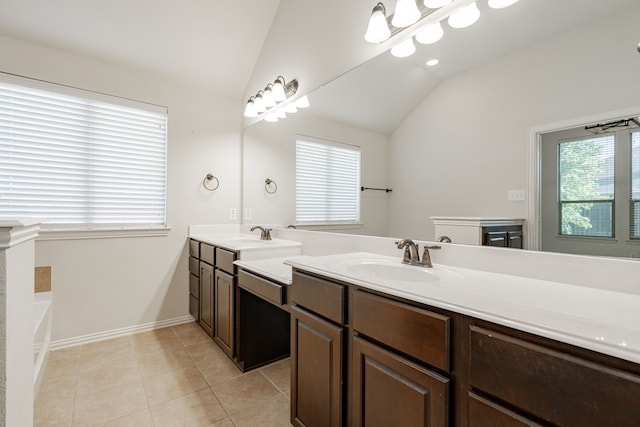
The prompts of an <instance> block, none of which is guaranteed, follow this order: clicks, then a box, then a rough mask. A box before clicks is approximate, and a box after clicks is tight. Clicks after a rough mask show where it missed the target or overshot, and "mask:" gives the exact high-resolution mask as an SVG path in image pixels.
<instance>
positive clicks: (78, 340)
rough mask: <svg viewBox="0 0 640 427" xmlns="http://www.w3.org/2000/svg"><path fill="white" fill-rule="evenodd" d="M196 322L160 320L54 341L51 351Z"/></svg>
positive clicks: (179, 318) (187, 318)
mask: <svg viewBox="0 0 640 427" xmlns="http://www.w3.org/2000/svg"><path fill="white" fill-rule="evenodd" d="M194 321H195V319H194V318H193V316H191V315H187V316H182V317H174V318H173V319H167V320H160V321H157V322H150V323H145V324H142V325H136V326H129V327H126V328H120V329H113V330H110V331H104V332H98V333H96V334H89V335H83V336H79V337H73V338H67V339H63V340H57V341H52V342H51V344H50V345H49V348H50V349H51V350H58V349H61V348H65V347H75V346H78V345H82V344H89V343H92V342H97V341H104V340H108V339H111V338H118V337H124V336H127V335H133V334H137V333H139V332H146V331H152V330H154V329H160V328H166V327H168V326H176V325H181V324H183V323H189V322H194Z"/></svg>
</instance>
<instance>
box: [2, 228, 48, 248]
mask: <svg viewBox="0 0 640 427" xmlns="http://www.w3.org/2000/svg"><path fill="white" fill-rule="evenodd" d="M39 230H40V225H37V224H36V225H28V226H20V225H15V226H11V227H0V249H8V248H10V247H12V246H16V245H19V244H20V243H24V242H27V241H29V240H32V239H35V238H36V237H37V236H38V231H39Z"/></svg>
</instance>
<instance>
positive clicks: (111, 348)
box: [34, 323, 291, 427]
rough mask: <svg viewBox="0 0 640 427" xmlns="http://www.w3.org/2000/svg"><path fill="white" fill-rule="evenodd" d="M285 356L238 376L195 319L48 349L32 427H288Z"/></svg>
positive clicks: (287, 373)
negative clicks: (115, 336)
mask: <svg viewBox="0 0 640 427" xmlns="http://www.w3.org/2000/svg"><path fill="white" fill-rule="evenodd" d="M289 374H290V368H289V360H288V359H286V360H282V361H279V362H275V363H273V364H271V365H268V366H265V367H263V368H261V369H256V370H254V371H251V372H248V373H245V374H242V373H241V372H240V371H239V370H238V368H236V366H235V365H234V364H233V363H232V362H231V361H230V360H229V358H228V357H227V356H226V355H225V354H224V353H223V352H222V350H220V349H219V347H218V346H217V345H216V344H215V343H214V342H213V341H212V340H211V338H209V337H208V336H207V335H206V334H205V333H204V331H203V330H202V329H201V328H200V326H198V325H197V324H195V323H187V324H184V325H179V326H174V327H169V328H164V329H157V330H155V331H150V332H143V333H140V334H136V335H131V336H126V337H121V338H115V339H111V340H107V341H101V342H96V343H91V344H86V345H82V346H78V347H73V348H68V349H61V350H56V351H53V352H51V354H50V356H49V362H48V365H47V368H46V371H45V375H44V378H43V381H42V385H41V386H40V391H39V393H38V396H37V398H36V403H35V413H34V418H35V421H34V424H35V426H60V427H62V426H65V427H69V426H73V427H75V426H87V427H88V426H105V427H106V426H109V427H115V426H118V427H125V426H131V427H145V426H176V427H178V426H184V427H199V426H216V427H233V426H236V427H243V426H252V427H253V426H264V427H271V426H273V427H281V426H287V427H288V426H291V424H290V423H289Z"/></svg>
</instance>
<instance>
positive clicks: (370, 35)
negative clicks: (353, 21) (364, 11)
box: [364, 3, 391, 43]
mask: <svg viewBox="0 0 640 427" xmlns="http://www.w3.org/2000/svg"><path fill="white" fill-rule="evenodd" d="M390 36H391V30H389V24H388V23H387V11H386V9H385V8H384V4H382V3H378V4H377V5H375V7H374V8H373V10H372V11H371V18H369V26H368V27H367V32H366V33H365V34H364V39H365V40H366V41H368V42H369V43H382V42H383V41H385V40H387V39H388V38H389V37H390Z"/></svg>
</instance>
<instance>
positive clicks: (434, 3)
mask: <svg viewBox="0 0 640 427" xmlns="http://www.w3.org/2000/svg"><path fill="white" fill-rule="evenodd" d="M452 2H453V0H424V5H425V6H427V7H428V8H429V9H438V8H440V7H444V6H446V5H448V4H451V3H452Z"/></svg>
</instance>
